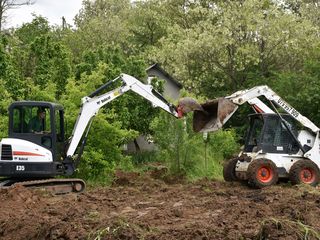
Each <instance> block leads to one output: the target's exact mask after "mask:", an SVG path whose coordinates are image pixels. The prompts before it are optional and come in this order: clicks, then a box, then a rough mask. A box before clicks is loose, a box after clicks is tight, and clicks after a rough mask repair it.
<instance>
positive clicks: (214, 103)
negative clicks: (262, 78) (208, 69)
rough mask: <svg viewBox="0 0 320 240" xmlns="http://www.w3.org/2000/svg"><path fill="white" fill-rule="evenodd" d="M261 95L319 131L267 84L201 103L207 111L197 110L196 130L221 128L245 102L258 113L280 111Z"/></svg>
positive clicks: (315, 131) (203, 130)
mask: <svg viewBox="0 0 320 240" xmlns="http://www.w3.org/2000/svg"><path fill="white" fill-rule="evenodd" d="M261 96H264V97H265V98H266V99H267V100H269V101H270V103H271V105H272V106H273V107H274V104H275V105H276V106H278V107H280V108H281V109H283V110H284V111H285V112H286V113H288V114H289V115H291V116H292V117H293V118H294V119H295V120H297V121H298V122H299V123H301V124H302V125H303V126H304V127H307V128H309V129H310V130H311V131H312V132H314V133H316V134H317V133H318V132H319V128H318V127H317V126H316V125H315V124H314V123H313V122H311V121H310V120H309V119H308V118H306V117H305V116H303V115H302V114H301V113H299V112H298V111H297V110H296V109H294V108H293V107H292V106H291V105H290V104H288V103H287V102H286V101H284V100H283V99H282V98H281V97H280V96H279V95H278V94H276V93H275V92H274V91H273V90H272V89H271V88H269V87H268V86H266V85H262V86H256V87H253V88H251V89H246V90H241V91H237V92H235V93H233V94H231V95H229V96H226V97H223V98H218V99H215V100H211V101H208V102H206V103H204V104H201V106H202V107H203V108H204V110H205V111H206V112H201V111H195V113H194V121H193V124H194V130H195V131H196V132H210V131H216V130H218V129H220V128H221V127H222V126H223V125H224V124H225V123H226V122H227V121H228V120H229V118H230V117H231V116H232V115H233V114H234V113H235V111H236V110H237V109H238V107H239V106H240V105H242V104H244V103H249V104H250V105H251V106H252V107H253V109H254V110H255V111H256V112H258V113H278V112H277V109H276V108H274V109H273V110H272V109H270V108H269V107H268V106H267V105H266V104H264V103H263V102H262V101H261V100H260V99H259V97H261Z"/></svg>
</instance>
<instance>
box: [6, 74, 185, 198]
mask: <svg viewBox="0 0 320 240" xmlns="http://www.w3.org/2000/svg"><path fill="white" fill-rule="evenodd" d="M117 83H118V86H119V87H116V88H115V89H113V90H112V91H108V92H106V91H107V88H108V87H109V88H110V86H114V85H115V84H117ZM130 90H131V91H133V92H135V93H136V94H138V95H140V96H141V97H143V98H145V99H146V100H148V101H149V102H151V103H152V105H153V106H154V107H160V108H161V109H163V110H165V111H166V112H168V113H169V114H171V115H173V116H175V117H178V112H177V108H176V107H175V106H174V105H173V104H171V103H169V102H168V101H167V100H166V99H165V98H164V97H163V96H162V95H161V94H160V93H159V92H157V91H156V90H155V89H153V88H152V86H151V85H146V84H143V83H142V82H140V81H139V80H137V79H136V78H134V77H132V76H130V75H127V74H121V75H120V76H119V77H117V78H115V79H113V80H111V81H109V82H107V83H106V84H104V85H102V86H101V87H100V88H98V89H97V90H95V91H94V92H92V93H91V94H90V95H88V96H85V97H83V98H82V100H81V101H82V106H81V109H80V113H79V115H78V118H77V121H76V123H75V126H74V128H73V132H72V135H71V137H70V139H69V140H67V141H66V140H65V129H64V128H65V124H64V109H63V107H62V106H61V105H59V104H56V103H51V102H39V101H18V102H14V103H12V104H11V105H10V106H9V136H8V138H3V139H2V140H1V142H0V176H1V177H4V178H3V179H1V182H0V187H8V186H12V185H14V184H20V185H22V186H26V187H35V188H45V189H49V190H50V191H53V192H54V193H57V194H63V193H68V192H82V191H84V189H85V183H84V181H83V180H81V179H74V178H54V177H55V176H70V175H72V174H73V173H74V171H75V170H76V169H77V167H78V165H79V162H80V158H81V155H82V153H83V150H84V146H85V144H86V140H87V136H88V133H89V129H90V126H91V123H92V121H93V117H94V116H95V115H96V114H97V113H98V111H99V109H100V108H102V107H103V106H105V105H106V104H107V103H109V102H111V101H113V100H114V99H116V98H117V97H119V96H121V95H122V94H124V93H126V92H128V91H130ZM105 92H106V93H105ZM180 115H181V113H180ZM37 118H38V119H37ZM35 120H38V121H39V122H38V123H36V121H35ZM37 128H38V129H37ZM80 142H81V144H80ZM79 145H80V146H79ZM76 153H77V154H76Z"/></svg>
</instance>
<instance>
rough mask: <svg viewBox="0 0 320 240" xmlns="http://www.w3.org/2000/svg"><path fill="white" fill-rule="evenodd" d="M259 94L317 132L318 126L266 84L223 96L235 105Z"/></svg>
mask: <svg viewBox="0 0 320 240" xmlns="http://www.w3.org/2000/svg"><path fill="white" fill-rule="evenodd" d="M260 96H264V97H265V98H266V99H268V100H269V101H271V102H272V103H275V104H276V105H277V106H278V107H280V108H281V109H283V110H284V111H285V112H286V113H288V114H289V115H291V116H292V117H293V118H294V119H296V120H297V121H298V122H299V123H301V124H302V125H303V126H304V127H307V128H309V129H310V130H311V131H313V132H314V133H317V132H319V128H318V127H317V126H316V125H315V124H314V123H313V122H311V121H310V120H309V119H308V118H306V117H305V116H303V115H302V114H301V113H299V112H298V111H297V110H296V109H294V108H293V107H292V106H291V105H290V104H288V103H287V102H286V101H284V100H283V99H282V98H281V97H280V96H279V95H278V94H276V93H275V92H274V91H273V90H272V89H271V88H269V87H268V86H266V85H263V86H257V87H253V88H251V89H248V90H242V91H238V92H235V93H233V94H232V95H230V96H227V97H225V98H226V99H229V100H230V101H232V102H233V103H234V104H236V105H242V104H244V103H246V102H249V101H250V100H252V99H255V98H258V97H260Z"/></svg>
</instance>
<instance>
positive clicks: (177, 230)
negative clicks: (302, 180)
mask: <svg viewBox="0 0 320 240" xmlns="http://www.w3.org/2000/svg"><path fill="white" fill-rule="evenodd" d="M155 176H157V174H154V173H152V174H149V175H143V176H142V175H140V174H136V173H128V174H126V173H122V172H118V174H117V177H116V179H115V181H114V184H113V185H112V186H110V187H103V188H95V189H89V190H87V191H86V192H85V193H83V194H78V195H76V194H68V195H60V196H52V195H51V194H48V193H47V192H44V191H40V190H31V189H26V188H24V187H13V188H10V189H1V190H0V202H1V207H0V239H13V240H19V239H24V240H26V239H55V240H62V239H97V240H98V239H163V240H169V239H195V240H197V239H201V240H202V239H318V237H319V235H318V233H319V232H320V221H319V216H320V193H319V192H318V191H319V190H317V189H315V188H306V187H302V186H300V187H299V186H298V187H297V186H295V187H292V186H290V185H277V186H273V187H269V188H265V189H262V190H257V189H250V188H249V187H247V186H246V185H243V184H240V183H226V182H219V181H211V180H201V181H198V182H196V183H181V182H180V183H172V182H170V183H168V182H167V181H163V180H161V179H159V178H155Z"/></svg>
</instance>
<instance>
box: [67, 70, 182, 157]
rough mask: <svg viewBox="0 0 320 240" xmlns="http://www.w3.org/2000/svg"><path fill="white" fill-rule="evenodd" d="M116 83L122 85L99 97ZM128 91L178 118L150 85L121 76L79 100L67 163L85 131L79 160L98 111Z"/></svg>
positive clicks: (128, 76)
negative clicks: (79, 105)
mask: <svg viewBox="0 0 320 240" xmlns="http://www.w3.org/2000/svg"><path fill="white" fill-rule="evenodd" d="M117 81H121V82H122V85H121V86H120V87H118V88H116V89H114V90H111V91H109V92H107V93H104V94H101V95H99V94H100V93H101V92H103V91H104V90H105V89H106V88H107V87H108V86H110V85H111V84H112V83H115V82H117ZM129 90H132V91H133V92H135V93H137V94H138V95H140V96H141V97H143V98H145V99H147V100H148V101H149V102H151V103H152V105H153V106H154V107H160V108H162V109H163V110H165V111H166V112H168V113H170V114H172V115H174V116H175V117H178V113H177V111H176V107H175V106H174V105H173V104H171V103H169V102H168V101H166V99H165V98H164V97H163V96H162V95H161V94H160V93H159V92H157V91H156V90H154V89H153V87H152V86H151V85H146V84H143V83H142V82H140V81H139V80H138V79H136V78H134V77H132V76H130V75H127V74H121V75H120V76H118V77H117V78H115V79H113V80H111V81H109V82H107V83H106V84H104V85H102V86H101V87H100V88H98V89H97V90H95V91H94V92H92V93H91V94H90V95H88V96H86V97H83V98H82V99H81V101H82V106H81V109H80V113H79V115H78V118H77V121H76V124H75V126H74V128H73V132H72V135H71V140H70V144H69V147H68V149H67V154H66V156H67V158H66V159H68V160H69V161H67V162H69V163H70V160H71V159H72V156H73V155H74V154H75V151H76V149H77V147H78V145H79V142H80V140H81V138H82V137H83V135H84V132H85V130H86V129H87V132H86V134H85V137H84V139H83V144H82V146H81V149H80V153H79V154H78V160H79V158H80V155H81V153H82V151H83V146H84V144H85V141H86V137H87V134H88V131H89V129H90V126H91V121H92V119H93V117H94V116H95V115H96V114H97V113H98V111H99V109H100V108H102V107H103V106H105V105H106V104H107V103H109V102H111V101H113V100H114V99H116V98H117V97H119V96H121V95H122V94H124V93H126V92H127V91H129Z"/></svg>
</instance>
